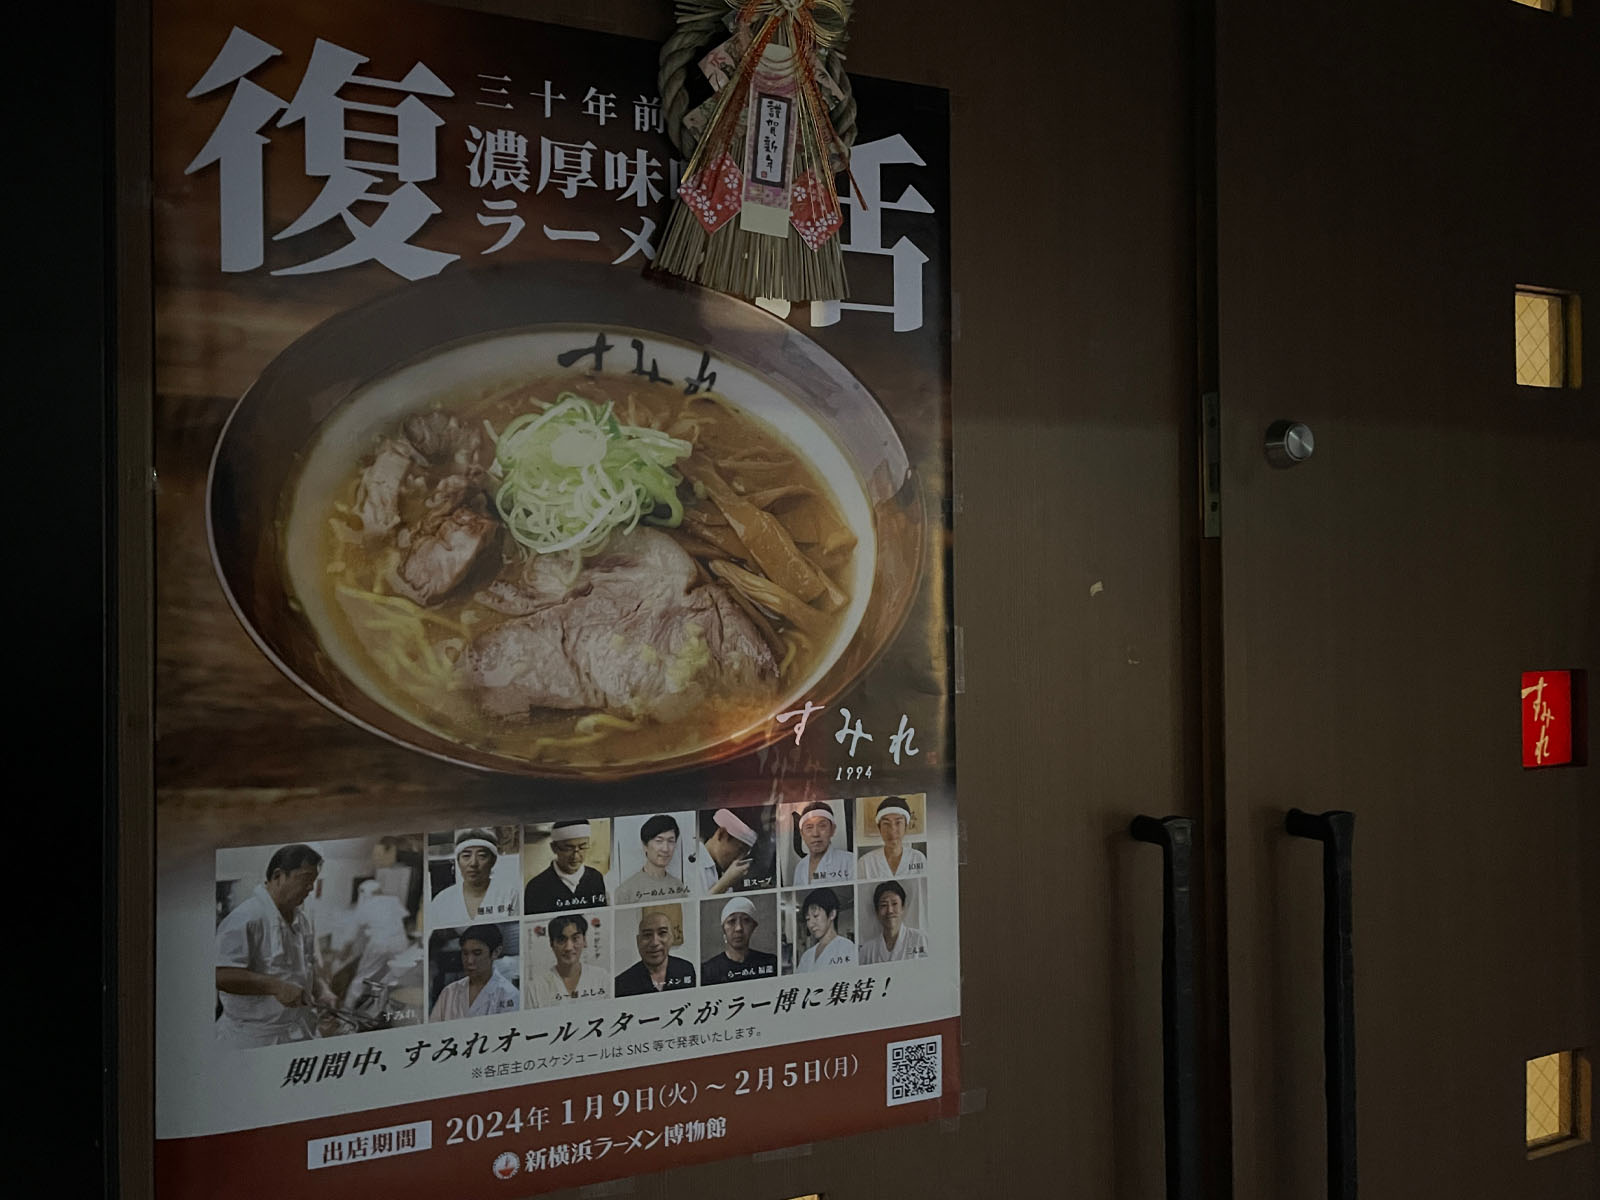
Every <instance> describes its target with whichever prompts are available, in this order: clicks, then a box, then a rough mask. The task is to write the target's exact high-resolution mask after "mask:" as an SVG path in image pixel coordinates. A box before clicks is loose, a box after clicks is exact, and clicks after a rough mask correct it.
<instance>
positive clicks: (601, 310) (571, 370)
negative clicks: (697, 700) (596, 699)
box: [207, 264, 926, 779]
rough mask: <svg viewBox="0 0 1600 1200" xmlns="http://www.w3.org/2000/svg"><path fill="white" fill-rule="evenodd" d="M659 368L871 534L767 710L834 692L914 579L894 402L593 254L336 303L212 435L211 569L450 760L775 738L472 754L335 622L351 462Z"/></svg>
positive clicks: (400, 728) (392, 725)
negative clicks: (337, 554) (330, 570)
mask: <svg viewBox="0 0 1600 1200" xmlns="http://www.w3.org/2000/svg"><path fill="white" fill-rule="evenodd" d="M597 337H600V338H603V339H604V342H605V343H606V344H607V345H608V346H609V347H610V348H609V349H608V350H607V351H606V352H605V354H604V355H603V357H602V358H601V359H600V364H601V365H600V372H601V373H602V374H605V375H613V374H614V375H617V376H624V377H626V376H631V375H632V373H633V372H634V371H635V370H636V369H638V367H639V366H640V365H641V364H642V365H643V366H644V367H645V368H646V369H647V370H648V369H649V367H650V366H651V365H652V364H654V366H655V368H656V370H657V371H658V372H659V374H660V376H662V377H665V378H666V379H668V380H673V381H676V383H677V385H678V386H680V387H689V386H693V385H692V384H691V381H694V380H703V379H704V378H705V376H706V374H707V373H709V372H713V371H714V372H715V373H716V383H715V387H714V390H715V391H716V392H717V393H718V394H719V395H721V396H723V397H725V398H727V399H728V400H729V401H730V402H731V403H733V404H734V405H736V406H737V407H738V408H739V409H741V410H742V411H743V412H744V413H745V414H747V415H748V416H749V417H750V418H752V419H753V420H755V421H757V422H759V423H761V424H762V425H765V426H766V427H767V428H768V429H769V430H771V431H772V432H774V433H776V434H777V435H778V436H779V438H780V439H781V440H782V441H784V442H786V443H788V444H789V445H790V446H791V447H793V448H794V449H795V450H796V451H797V452H798V453H800V454H801V455H802V456H804V457H805V458H806V459H807V460H809V462H810V463H811V465H812V466H813V467H814V469H815V470H816V472H817V474H818V475H820V476H821V477H822V478H823V479H824V480H825V481H826V482H827V483H828V485H829V487H830V489H831V491H832V493H833V499H834V500H835V502H836V504H837V506H838V508H839V511H840V513H841V515H842V516H843V517H844V519H845V521H846V522H847V523H848V524H849V526H850V528H851V529H852V530H853V531H854V533H855V535H856V537H857V539H858V545H857V548H856V550H855V553H854V556H853V558H852V561H851V566H850V574H849V577H848V578H847V579H844V580H841V581H840V582H841V583H842V584H844V585H845V586H846V590H847V591H848V593H849V596H850V602H849V605H848V607H847V609H846V610H845V612H844V614H843V618H842V620H841V621H840V622H839V625H838V627H837V629H836V631H835V633H834V635H833V637H832V639H831V640H830V642H829V643H828V644H827V645H825V646H823V647H821V648H820V649H819V653H818V655H817V657H816V661H815V662H814V664H813V666H812V668H811V670H810V671H809V672H808V673H807V674H806V675H805V676H804V677H803V678H796V679H794V680H791V681H786V682H785V685H784V687H783V689H782V691H781V692H780V694H779V695H777V697H776V698H775V703H774V705H773V708H772V713H774V714H775V713H778V712H784V711H787V710H788V709H790V708H792V707H796V706H797V705H798V704H800V703H803V702H804V701H805V700H812V701H815V702H817V703H823V704H826V703H829V702H830V700H831V699H832V698H834V697H836V696H837V695H839V693H840V692H841V691H843V690H844V689H845V688H847V687H848V686H849V685H850V684H851V683H852V682H853V681H855V680H856V679H857V678H859V677H860V675H861V674H862V672H864V671H865V670H866V669H867V667H868V666H870V664H871V663H872V662H873V661H874V660H875V659H876V658H877V657H878V655H879V654H880V653H881V652H882V651H883V649H884V648H885V647H886V646H887V644H888V643H889V642H890V641H891V640H892V639H893V637H894V635H895V634H896V632H898V630H899V627H900V625H901V623H902V622H903V621H904V619H905V616H906V613H907V610H908V609H909V607H910V605H911V602H912V600H913V599H914V598H915V595H916V593H917V589H918V586H919V583H920V580H921V574H922V573H921V562H922V558H923V549H924V539H925V534H926V531H925V521H924V513H923V504H922V494H921V489H920V487H919V486H918V485H917V481H916V480H915V478H914V475H913V472H912V469H911V466H910V463H909V461H908V459H907V456H906V452H905V449H904V447H903V446H902V444H901V442H900V438H899V436H898V435H897V434H896V432H895V430H894V427H893V425H892V424H891V423H890V421H889V419H888V417H887V416H886V415H885V414H884V412H883V410H882V408H881V407H880V406H879V405H878V403H877V402H876V401H875V400H874V399H873V397H872V396H871V395H870V394H869V393H868V392H867V390H866V389H865V388H864V387H863V386H862V385H861V384H860V382H859V381H857V380H856V379H855V378H854V376H852V375H851V374H850V373H849V372H848V371H847V370H845V368H844V367H843V366H842V365H841V364H840V363H839V362H838V361H837V360H835V359H834V358H833V357H832V356H830V355H829V354H827V353H826V352H825V351H824V350H823V349H822V348H821V347H820V346H818V345H817V344H816V343H815V342H813V341H811V340H810V339H809V338H807V337H806V336H805V335H803V334H801V333H800V332H798V331H797V330H795V329H793V328H792V327H790V326H789V325H787V324H785V323H784V322H782V321H779V320H778V319H777V318H775V317H772V316H771V315H770V314H767V313H765V312H762V311H761V310H759V309H756V308H754V307H752V306H750V305H747V304H743V303H741V302H739V301H736V300H733V299H731V298H729V297H726V296H722V295H719V294H717V293H714V292H709V291H706V290H704V289H700V288H695V287H692V286H691V285H686V284H675V283H661V282H657V281H653V280H647V279H643V278H640V277H637V276H634V275H632V274H631V273H630V272H626V271H620V270H617V269H614V268H607V267H604V266H599V265H588V264H528V265H510V266H506V267H499V268H490V269H484V270H476V271H463V272H457V273H454V274H447V275H445V276H442V277H440V278H438V279H435V280H430V281H428V282H425V283H420V284H412V285H409V286H407V287H404V288H402V289H400V290H398V291H396V292H394V293H392V294H390V295H388V296H385V297H383V298H380V299H378V300H375V301H372V302H370V303H368V304H365V305H363V306H361V307H359V308H355V309H352V310H350V311H348V312H345V313H341V314H339V315H338V316H336V317H334V318H332V319H330V320H328V321H326V322H325V323H323V324H322V325H320V326H318V327H317V328H315V329H313V330H311V331H310V332H308V333H307V334H305V335H304V336H303V337H302V338H300V339H299V340H298V341H296V342H295V343H294V344H293V345H291V346H290V347H289V348H288V349H286V350H285V351H284V352H283V353H282V354H281V355H280V356H279V357H278V358H277V359H275V360H274V361H273V362H272V363H271V364H270V365H269V366H268V367H267V369H266V370H265V371H263V372H262V374H261V377H260V379H259V380H258V381H257V382H256V383H255V385H254V386H252V387H251V389H250V390H249V391H248V392H247V393H246V394H245V396H244V397H243V398H242V399H241V400H240V401H239V403H238V405H237V406H236V408H235V409H234V412H233V414H232V415H231V416H230V417H229V419H228V422H227V424H226V425H225V426H224V428H223V431H222V434H221V436H220V437H219V439H218V442H217V448H216V453H215V455H214V457H213V461H212V469H211V477H210V481H209V490H208V496H207V501H208V503H207V519H208V529H209V534H210V539H211V548H212V555H213V559H214V562H215V565H216V568H217V573H218V577H219V578H220V580H221V582H222V586H223V590H224V591H225V592H226V594H227V597H228V600H229V603H230V604H231V605H232V606H233V608H234V611H235V612H236V613H237V614H238V616H239V619H240V620H241V621H242V622H243V624H244V627H245V629H246V630H247V631H248V632H249V634H250V636H251V638H252V639H254V641H255V642H256V644H257V645H258V646H259V647H260V648H261V650H262V651H263V652H264V653H265V654H266V655H267V656H268V657H269V658H270V659H271V660H272V661H273V662H274V663H275V664H276V665H277V666H278V667H279V669H281V670H282V671H284V673H285V674H287V675H288V676H289V677H290V678H291V679H293V680H294V681H295V682H296V683H297V684H299V685H300V686H301V687H302V688H304V689H305V690H306V691H307V692H308V693H309V694H310V695H311V696H313V697H315V698H316V699H317V700H318V701H320V702H321V703H322V704H324V705H326V706H327V707H328V708H330V709H331V710H333V711H334V712H336V713H338V714H339V715H340V716H342V717H344V718H346V719H347V720H350V721H352V722H354V723H355V724H356V725H358V726H360V727H362V728H364V729H366V730H368V731H370V732H372V733H374V734H377V735H379V736H381V737H385V738H388V739H390V740H392V741H395V742H398V743H401V744H403V745H405V746H408V747H411V748H412V749H415V750H418V751H421V752H423V753H426V754H430V755H434V756H435V757H438V758H442V759H445V760H447V761H451V762H455V763H459V764H461V765H464V766H470V767H475V768H480V769H485V770H492V771H500V772H507V773H512V774H519V775H534V776H555V777H593V778H609V779H614V778H619V777H625V776H632V775H642V774H648V773H654V772H660V771H671V770H681V769H683V768H686V767H693V766H699V765H702V764H705V763H709V762H713V761H718V760H721V759H725V758H728V757H730V756H732V755H736V754H741V753H744V752H747V751H749V750H752V749H755V748H758V747H760V746H763V745H766V744H769V743H771V742H772V741H774V740H776V739H777V738H779V737H782V736H784V735H785V729H784V728H783V726H781V725H779V724H778V723H777V722H776V721H775V720H772V719H771V717H770V716H768V717H767V718H765V719H762V720H760V721H757V722H755V723H753V724H749V725H747V726H745V727H744V728H739V729H729V730H720V731H717V735H716V736H715V737H714V738H713V737H708V738H707V739H705V740H704V741H703V742H702V743H700V744H689V745H687V746H685V747H684V748H682V749H680V750H678V751H674V752H673V753H672V754H671V755H670V756H668V757H654V758H648V759H645V758H640V759H635V760H632V761H618V762H614V763H606V764H604V765H601V766H594V765H584V766H577V765H569V764H566V763H562V762H559V761H545V760H539V759H529V758H522V757H518V756H517V755H515V754H514V753H511V752H508V751H505V750H498V749H487V748H483V747H480V746H473V745H468V744H466V743H465V742H463V741H460V740H457V739H456V738H455V737H453V736H452V735H451V733H450V732H449V731H448V730H446V729H445V728H442V727H438V726H436V725H435V724H433V723H431V722H430V721H429V719H428V717H427V716H426V715H425V714H424V713H422V712H420V711H419V710H417V709H416V708H415V707H414V706H410V705H407V704H406V703H404V701H403V700H402V699H400V698H399V697H397V695H396V693H395V691H394V690H393V689H391V688H388V687H386V686H385V685H384V682H383V681H382V680H380V679H377V678H374V677H373V673H372V671H371V669H370V668H369V667H368V666H367V662H366V659H365V657H364V656H363V655H361V654H360V653H358V652H356V651H355V650H354V649H353V647H351V646H350V645H349V644H348V643H347V642H346V641H345V640H344V639H343V638H342V637H340V636H337V635H336V633H335V630H336V629H337V628H338V627H339V623H338V622H337V621H336V620H335V618H334V614H333V613H332V612H331V611H329V603H328V600H327V590H326V588H324V587H323V586H321V580H322V577H323V575H324V573H325V569H326V563H325V559H324V557H323V554H324V549H323V548H324V546H325V538H324V536H323V531H324V528H325V522H326V520H327V518H328V515H329V512H330V509H331V507H332V503H333V500H334V497H335V495H336V494H337V493H339V492H340V491H341V490H342V489H343V488H344V486H345V485H346V483H347V481H348V479H349V477H350V473H351V471H352V470H353V469H354V465H355V463H356V461H357V460H358V459H359V458H360V457H361V455H363V454H364V453H368V452H370V450H371V448H372V447H373V446H374V444H375V443H376V441H377V439H378V438H379V437H380V436H382V435H384V434H387V433H391V432H392V431H393V430H394V429H395V428H396V427H397V426H398V424H399V423H400V422H401V421H402V420H403V419H404V418H405V416H407V415H408V414H410V413H412V412H415V411H419V410H424V409H427V408H428V407H430V406H431V405H432V404H434V403H436V402H437V401H438V400H439V399H440V398H441V397H443V396H446V395H449V394H460V393H461V392H462V391H465V390H471V389H475V388H478V387H485V388H487V387H491V386H493V385H494V384H496V383H497V382H504V381H508V380H515V379H533V378H549V377H557V378H559V377H560V376H562V375H563V374H570V375H571V376H572V377H573V378H574V379H575V380H576V379H578V378H581V377H582V376H584V375H585V374H587V373H588V372H590V371H593V370H594V369H595V361H596V357H595V355H594V354H593V353H588V354H584V355H581V356H579V355H577V354H576V353H575V352H576V351H579V350H582V349H584V348H585V347H591V348H592V347H593V346H594V344H595V342H596V339H597Z"/></svg>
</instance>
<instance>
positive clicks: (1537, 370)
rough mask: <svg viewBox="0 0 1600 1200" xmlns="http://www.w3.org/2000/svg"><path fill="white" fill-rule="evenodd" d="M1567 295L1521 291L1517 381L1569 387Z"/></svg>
mask: <svg viewBox="0 0 1600 1200" xmlns="http://www.w3.org/2000/svg"><path fill="white" fill-rule="evenodd" d="M1566 325H1567V321H1566V297H1565V296H1561V295H1556V294H1552V293H1550V292H1534V291H1522V290H1520V289H1519V290H1518V292H1517V295H1516V331H1515V332H1516V348H1517V382H1518V383H1519V384H1522V385H1523V386H1525V387H1565V386H1566V382H1567V362H1566Z"/></svg>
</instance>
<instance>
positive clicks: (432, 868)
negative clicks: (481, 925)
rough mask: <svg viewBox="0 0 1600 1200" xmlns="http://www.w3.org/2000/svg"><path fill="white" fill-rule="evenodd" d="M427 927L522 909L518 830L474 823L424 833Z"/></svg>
mask: <svg viewBox="0 0 1600 1200" xmlns="http://www.w3.org/2000/svg"><path fill="white" fill-rule="evenodd" d="M428 878H429V880H430V882H431V883H432V886H433V894H432V896H431V897H430V899H429V900H428V904H427V910H426V911H427V924H428V928H429V929H446V928H452V929H453V928H457V927H460V926H463V925H471V924H474V923H476V922H479V921H491V922H492V921H504V920H506V919H507V918H509V917H515V916H518V915H519V914H520V913H521V912H522V830H521V828H520V827H519V826H516V825H499V826H476V827H473V828H469V829H457V830H454V831H451V832H447V833H432V834H429V835H428Z"/></svg>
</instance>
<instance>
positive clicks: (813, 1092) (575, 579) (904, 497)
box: [152, 0, 960, 1198]
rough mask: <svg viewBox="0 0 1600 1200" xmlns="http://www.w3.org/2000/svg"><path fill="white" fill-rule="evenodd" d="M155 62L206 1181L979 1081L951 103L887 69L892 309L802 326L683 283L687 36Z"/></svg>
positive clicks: (860, 236)
mask: <svg viewBox="0 0 1600 1200" xmlns="http://www.w3.org/2000/svg"><path fill="white" fill-rule="evenodd" d="M154 48H155V53H154V62H153V88H154V114H153V119H154V142H153V162H152V171H153V197H154V212H153V220H154V235H155V263H154V278H155V287H156V293H155V313H156V325H155V329H156V339H157V345H156V388H155V393H156V400H155V403H156V409H155V412H154V419H153V430H154V438H153V455H154V461H153V470H154V475H153V477H154V480H155V511H154V519H155V522H156V545H157V573H156V581H155V582H156V589H157V627H156V631H155V637H156V652H157V677H156V697H155V700H156V713H157V718H156V727H157V741H156V747H155V760H156V789H157V804H158V808H157V813H158V820H157V843H158V849H157V854H158V864H157V867H158V870H157V878H158V894H157V959H158V961H157V963H156V986H157V1029H156V1048H157V1067H156V1095H155V1106H156V1122H157V1134H158V1144H157V1151H156V1164H157V1166H156V1169H157V1180H158V1191H159V1194H160V1195H162V1196H165V1197H171V1198H182V1197H200V1196H206V1197H210V1196H216V1195H224V1194H226V1195H229V1196H234V1197H241V1198H248V1197H253V1196H262V1197H265V1196H269V1195H270V1196H278V1195H281V1194H283V1190H284V1188H285V1187H292V1188H293V1189H294V1190H295V1192H296V1194H297V1195H301V1196H312V1197H315V1196H341V1197H343V1196H348V1195H351V1194H374V1195H376V1194H383V1195H387V1196H399V1197H405V1196H436V1195H444V1194H449V1195H453V1196H478V1195H482V1196H496V1195H507V1194H513V1193H510V1192H508V1191H507V1190H506V1189H507V1182H508V1181H509V1182H510V1183H511V1184H512V1185H513V1186H514V1187H515V1189H516V1191H515V1194H534V1193H539V1192H544V1191H552V1190H557V1189H561V1188H567V1187H572V1186H577V1185H585V1184H591V1183H597V1182H601V1181H605V1180H609V1179H615V1178H620V1177H625V1176H634V1175H642V1174H648V1173H652V1172H658V1171H662V1170H665V1169H668V1168H675V1167H680V1166H684V1165H686V1164H692V1163H697V1162H705V1161H709V1160H713V1159H718V1158H725V1157H732V1156H735V1155H744V1154H749V1153H751V1152H754V1151H761V1150H768V1149H775V1148H778V1147H782V1146H786V1145H794V1144H798V1143H804V1142H810V1141H814V1140H817V1139H821V1138H826V1137H834V1136H843V1135H845V1134H851V1133H858V1132H862V1131H866V1130H872V1129H876V1128H881V1127H887V1126H891V1125H896V1124H902V1123H910V1122H920V1121H926V1120H930V1119H933V1118H935V1117H939V1116H944V1115H951V1114H953V1113H954V1111H955V1108H956V1101H957V1094H958V1089H959V1045H960V1037H959V1027H958V1014H959V999H960V989H959V980H960V962H959V937H958V903H957V866H958V855H957V844H958V836H957V825H956V808H955V773H954V767H955V763H954V730H953V727H952V721H951V715H952V711H953V700H952V691H953V687H952V664H951V655H950V647H951V630H952V624H951V614H950V601H949V555H950V540H949V515H948V514H949V509H950V506H949V503H948V498H949V490H948V475H949V433H948V411H949V350H950V317H949V286H948V277H947V261H948V253H947V250H948V228H947V217H948V210H949V202H948V191H949V188H948V128H947V99H946V96H945V94H944V93H943V92H941V91H938V90H936V89H930V88H923V87H917V86H912V85H905V84H897V83H890V82H885V81H881V80H875V79H871V78H858V79H855V80H854V81H853V82H854V90H855V96H856V99H857V101H858V102H859V109H860V118H859V121H860V125H859V135H858V138H857V141H856V145H855V148H854V155H853V160H852V170H853V174H854V178H855V184H856V188H855V190H854V191H853V192H852V193H851V194H849V195H848V196H847V197H845V198H844V199H845V218H846V222H845V226H844V228H843V230H842V231H841V235H840V236H841V238H842V245H843V249H844V259H845V264H846V268H847V270H848V272H849V276H850V282H851V290H852V294H851V297H850V298H849V299H848V300H846V301H844V302H842V303H831V304H817V305H804V306H795V307H794V308H793V309H792V310H791V311H788V312H781V311H774V309H781V306H771V305H769V306H768V307H765V308H764V307H759V306H757V305H755V304H752V303H749V302H747V301H745V300H741V299H736V298H733V297H729V296H724V295H720V294H716V293H712V292H708V291H704V290H701V289H699V288H697V287H694V286H693V285H690V284H686V283H683V282H681V281H676V280H673V279H670V278H666V277H662V276H660V275H658V274H657V273H655V272H654V271H653V270H652V268H651V264H652V261H653V259H654V256H655V249H656V245H657V244H658V241H659V239H660V237H661V234H662V231H663V228H664V226H665V224H666V220H667V213H668V211H669V210H668V205H669V202H670V201H671V198H672V196H673V194H674V191H675V189H676V187H677V185H678V183H679V181H680V179H681V176H682V172H683V170H684V167H685V163H684V161H683V156H682V155H681V153H680V152H679V151H678V150H676V149H675V148H674V146H673V145H672V143H671V141H670V140H669V139H668V137H667V136H666V134H665V133H664V132H663V121H662V112H661V108H662V106H661V100H660V96H659V94H658V87H657V63H656V59H657V49H658V48H657V46H656V45H655V44H653V43H650V42H645V41H638V40H633V39H629V38H622V37H617V36H612V35H606V34H599V33H593V32H585V31H579V30H573V29H565V28H560V27H556V26H552V25H547V24H539V23H534V22H528V21H520V20H516V19H512V18H506V17H501V16H490V15H485V14H478V13H472V12H466V11H462V10H459V9H453V8H445V7H435V6H431V5H427V4H401V3H390V2H388V0H385V2H384V3H381V4H380V3H377V2H376V0H366V2H361V3H352V4H346V5H340V6H326V5H322V4H313V3H309V2H305V0H288V2H285V0H273V2H271V3H268V2H267V0H227V2H225V3H222V4H213V3H205V4H202V3H200V2H199V0H158V2H157V4H156V5H155V12H154ZM697 82H698V81H697ZM707 94H709V91H708V89H707ZM380 1189H381V1191H380Z"/></svg>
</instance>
